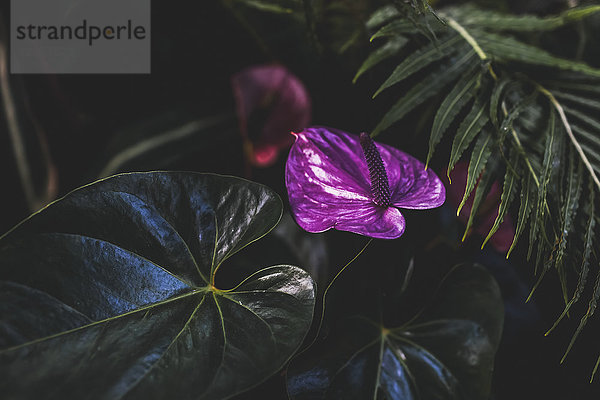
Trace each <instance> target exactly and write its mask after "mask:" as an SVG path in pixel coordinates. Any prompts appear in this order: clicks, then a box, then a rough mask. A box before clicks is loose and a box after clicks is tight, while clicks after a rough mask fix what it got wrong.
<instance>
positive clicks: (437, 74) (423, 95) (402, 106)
mask: <svg viewBox="0 0 600 400" xmlns="http://www.w3.org/2000/svg"><path fill="white" fill-rule="evenodd" d="M474 59H475V53H473V52H472V51H471V50H469V51H467V52H465V53H462V54H461V55H460V56H459V57H457V59H456V60H454V61H453V62H452V63H451V64H450V65H443V66H441V67H440V68H438V69H436V70H435V71H434V72H433V73H432V74H431V75H430V76H429V77H427V78H425V79H423V80H422V81H421V82H419V83H417V84H416V85H415V86H413V87H412V89H410V90H409V91H408V92H406V94H405V95H404V96H403V97H402V98H401V99H400V100H398V101H397V102H396V103H395V104H394V105H393V106H392V108H391V109H390V110H389V111H388V112H387V113H386V114H385V115H384V116H383V118H382V119H381V121H380V122H379V124H378V125H377V126H376V127H375V129H374V130H373V136H376V135H378V134H379V133H380V132H381V131H382V130H384V129H387V128H389V127H390V126H391V125H392V124H393V123H394V122H396V121H398V120H400V119H401V118H402V117H404V116H405V115H406V114H407V113H408V112H410V111H411V110H412V109H414V108H415V107H417V106H418V105H419V104H421V103H423V102H424V101H425V100H427V99H429V98H430V97H432V96H433V95H435V94H436V93H438V92H439V91H440V90H442V89H443V87H444V85H447V84H448V83H450V82H452V81H453V80H454V79H456V78H457V77H458V76H459V75H460V74H461V73H462V72H463V71H464V68H467V67H468V65H469V63H470V62H473V61H474Z"/></svg>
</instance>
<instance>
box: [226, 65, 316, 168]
mask: <svg viewBox="0 0 600 400" xmlns="http://www.w3.org/2000/svg"><path fill="white" fill-rule="evenodd" d="M231 86H232V88H233V95H234V98H235V102H236V112H237V115H238V119H239V125H240V131H241V134H242V136H243V138H244V150H245V151H244V152H245V156H246V157H247V158H248V160H249V161H250V162H251V163H252V164H253V165H255V166H259V167H267V166H269V165H271V164H273V163H274V162H275V161H276V160H277V157H278V154H279V151H280V150H283V149H286V148H288V147H289V146H291V145H292V143H294V136H292V135H291V134H290V132H291V131H301V130H302V129H304V128H305V127H307V126H308V124H309V123H310V119H311V101H310V97H309V96H308V92H307V91H306V88H305V87H304V85H303V84H302V82H301V81H300V80H299V79H298V78H297V77H296V76H295V75H293V74H292V73H291V72H290V71H289V70H288V69H287V68H285V67H284V66H282V65H278V64H267V65H257V66H252V67H248V68H246V69H244V70H242V71H240V72H238V73H237V74H235V75H233V77H232V78H231Z"/></svg>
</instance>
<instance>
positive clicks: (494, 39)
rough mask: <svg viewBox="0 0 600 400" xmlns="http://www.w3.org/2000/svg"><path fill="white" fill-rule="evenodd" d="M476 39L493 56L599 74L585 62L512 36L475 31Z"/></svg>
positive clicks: (599, 72)
mask: <svg viewBox="0 0 600 400" xmlns="http://www.w3.org/2000/svg"><path fill="white" fill-rule="evenodd" d="M473 35H476V39H477V41H478V42H479V44H480V45H481V47H482V48H483V49H484V50H485V52H486V53H489V54H490V55H491V56H492V57H493V58H495V59H497V60H504V61H518V62H522V63H526V64H532V65H543V66H547V67H553V68H560V69H565V70H571V71H576V72H581V73H583V74H587V75H590V76H600V69H598V68H592V67H590V66H589V65H587V64H584V63H580V62H577V61H571V60H567V59H564V58H560V57H556V56H554V55H552V54H550V53H548V52H547V51H545V50H542V49H540V48H539V47H536V46H532V45H529V44H526V43H523V42H520V41H518V40H516V39H514V38H512V37H507V36H503V35H497V34H493V33H489V32H482V31H477V32H474V33H473Z"/></svg>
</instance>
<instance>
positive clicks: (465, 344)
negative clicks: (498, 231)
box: [287, 265, 504, 400]
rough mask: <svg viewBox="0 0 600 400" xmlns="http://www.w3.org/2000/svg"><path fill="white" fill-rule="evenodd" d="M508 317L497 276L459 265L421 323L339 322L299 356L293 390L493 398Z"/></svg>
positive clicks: (304, 395)
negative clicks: (495, 366) (493, 379)
mask: <svg viewBox="0 0 600 400" xmlns="http://www.w3.org/2000/svg"><path fill="white" fill-rule="evenodd" d="M475 299H476V300H475ZM503 315H504V313H503V307H502V299H501V295H500V291H499V288H498V286H497V284H496V282H495V281H494V279H493V278H492V277H491V276H490V274H489V273H488V272H487V271H486V270H485V269H484V268H482V267H478V266H466V265H461V266H458V267H455V268H454V269H453V270H452V271H451V272H450V274H449V275H448V276H447V277H446V279H445V280H444V283H443V285H442V287H441V288H440V291H439V294H438V296H437V297H436V299H435V302H434V303H433V306H432V307H431V309H429V310H427V311H426V312H425V313H424V314H423V315H422V318H420V319H419V320H417V321H414V322H412V323H410V324H408V325H406V326H402V327H390V328H386V327H383V326H381V324H380V323H376V322H373V321H369V320H367V319H364V318H352V319H350V320H347V321H346V322H345V324H343V325H339V326H338V327H337V329H336V330H334V331H332V332H331V333H330V335H329V337H328V338H327V339H326V341H325V342H324V343H322V344H321V346H320V347H319V348H316V349H315V350H314V354H313V355H311V354H310V353H305V354H303V355H302V356H301V357H299V358H298V359H294V360H293V361H292V363H291V365H290V368H289V370H288V380H287V382H288V393H289V395H290V397H291V398H292V399H294V400H304V399H335V400H337V399H345V400H346V399H347V400H353V399H357V400H359V399H360V400H362V399H403V400H412V399H421V400H433V399H456V400H458V399H463V398H468V399H472V400H478V399H481V400H483V399H487V398H488V397H489V394H490V387H491V377H492V370H493V364H494V354H495V351H496V348H497V346H498V342H499V339H500V334H501V332H502V324H503Z"/></svg>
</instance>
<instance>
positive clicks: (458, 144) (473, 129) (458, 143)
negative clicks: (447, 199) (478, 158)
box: [448, 99, 489, 177]
mask: <svg viewBox="0 0 600 400" xmlns="http://www.w3.org/2000/svg"><path fill="white" fill-rule="evenodd" d="M488 121H489V117H488V113H487V103H486V102H484V101H482V99H478V100H477V101H475V104H473V108H472V109H471V111H470V112H469V113H468V114H467V116H466V117H465V119H464V120H463V121H462V122H461V124H460V125H459V127H458V130H457V131H456V135H455V136H454V141H453V142H452V150H451V151H450V161H449V163H448V177H450V171H452V169H453V168H454V165H455V164H456V163H457V162H458V160H459V159H460V156H461V155H462V153H463V152H464V151H465V150H466V148H467V147H469V144H471V142H472V141H473V139H474V138H475V136H477V134H478V133H479V132H481V130H482V129H483V127H484V126H485V124H487V122H488Z"/></svg>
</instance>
